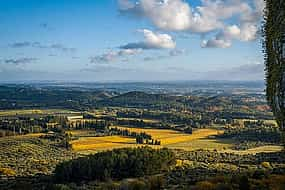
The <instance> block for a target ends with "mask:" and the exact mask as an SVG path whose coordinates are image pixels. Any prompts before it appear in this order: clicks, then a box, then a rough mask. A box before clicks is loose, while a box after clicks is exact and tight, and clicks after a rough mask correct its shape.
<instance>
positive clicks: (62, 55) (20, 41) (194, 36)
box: [0, 0, 264, 81]
mask: <svg viewBox="0 0 285 190" xmlns="http://www.w3.org/2000/svg"><path fill="white" fill-rule="evenodd" d="M261 1H262V0H251V1H250V0H225V1H223V0H204V1H198V0H189V1H183V0H164V1H163V0H137V1H135V0H84V1H82V0H41V1H39V0H1V1H0V80H1V81H12V80H18V81H21V80H73V81H85V80H86V81H109V80H110V81H116V80H130V81H136V80H137V81H144V80H197V79H207V80H208V79H213V80H263V77H264V76H263V65H262V62H263V58H262V53H261V52H262V51H261V40H260V37H259V32H258V30H257V29H258V28H259V27H260V20H261V17H262V15H260V9H261V8H260V7H262V5H261ZM197 15H198V16H197ZM248 18H250V19H248Z"/></svg>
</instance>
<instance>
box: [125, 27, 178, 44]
mask: <svg viewBox="0 0 285 190" xmlns="http://www.w3.org/2000/svg"><path fill="white" fill-rule="evenodd" d="M139 32H141V33H143V35H144V40H143V41H142V42H135V43H129V44H126V45H124V46H121V47H120V48H121V49H173V48H175V46H176V43H175V41H174V40H173V38H172V37H171V36H170V35H168V34H161V33H155V32H153V31H151V30H147V29H143V30H139Z"/></svg>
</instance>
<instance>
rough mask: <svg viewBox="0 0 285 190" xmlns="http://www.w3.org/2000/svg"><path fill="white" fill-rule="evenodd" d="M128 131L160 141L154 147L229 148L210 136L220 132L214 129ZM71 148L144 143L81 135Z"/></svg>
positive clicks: (99, 148) (95, 148) (84, 149)
mask: <svg viewBox="0 0 285 190" xmlns="http://www.w3.org/2000/svg"><path fill="white" fill-rule="evenodd" d="M119 128H125V129H126V127H119ZM127 129H129V130H130V131H135V132H138V133H139V132H146V133H147V134H150V135H151V136H152V137H153V138H154V139H157V140H160V141H161V146H154V145H152V147H154V148H161V147H168V148H179V149H185V150H195V149H201V148H203V149H217V150H222V149H225V148H229V147H230V146H231V144H230V143H229V142H226V141H225V142H220V141H216V140H214V139H212V138H209V137H211V136H213V135H217V134H218V133H220V132H222V131H220V130H216V129H198V130H195V131H193V134H185V133H181V132H178V131H174V130H166V129H141V128H127ZM74 134H76V133H74ZM71 144H72V148H73V150H75V151H77V152H81V153H90V152H96V151H102V150H108V149H114V148H123V147H137V146H144V145H137V144H136V142H135V139H134V138H127V137H120V136H106V137H82V138H79V139H78V140H74V141H72V143H71Z"/></svg>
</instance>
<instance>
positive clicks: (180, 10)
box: [118, 0, 265, 48]
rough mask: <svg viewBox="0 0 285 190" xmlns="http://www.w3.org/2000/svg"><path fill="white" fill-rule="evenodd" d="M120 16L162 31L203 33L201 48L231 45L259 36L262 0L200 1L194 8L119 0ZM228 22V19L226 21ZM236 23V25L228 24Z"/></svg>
mask: <svg viewBox="0 0 285 190" xmlns="http://www.w3.org/2000/svg"><path fill="white" fill-rule="evenodd" d="M118 2H119V11H120V13H121V14H122V15H128V16H132V17H135V18H138V17H139V18H145V19H147V20H149V21H150V22H151V23H152V24H153V25H154V26H155V27H157V28H158V29H161V30H165V31H176V32H179V31H183V32H189V33H196V34H200V35H203V36H205V34H209V33H217V35H215V36H214V37H211V38H210V39H208V40H205V39H204V41H203V42H202V43H201V44H202V47H220V48H226V47H230V46H231V43H232V40H240V41H252V40H255V39H256V38H257V36H258V24H259V22H260V20H261V19H262V15H263V9H264V7H265V3H264V1H263V0H247V1H246V0H201V6H197V7H193V6H191V5H190V4H189V3H187V2H186V1H183V0H137V1H134V0H119V1H118ZM229 21H230V22H229ZM233 21H234V22H235V24H228V23H232V22H233Z"/></svg>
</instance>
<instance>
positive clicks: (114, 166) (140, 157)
mask: <svg viewBox="0 0 285 190" xmlns="http://www.w3.org/2000/svg"><path fill="white" fill-rule="evenodd" d="M174 163H175V157H174V153H173V152H172V151H170V150H168V149H165V148H164V149H158V150H155V149H151V148H149V147H142V148H136V149H130V148H123V149H116V150H112V151H106V152H101V153H97V154H94V155H88V156H86V157H82V158H78V159H76V160H71V161H67V162H63V163H61V164H59V165H58V166H57V167H56V169H55V179H56V180H57V181H58V182H70V181H71V182H74V181H82V180H95V179H98V180H107V179H109V178H113V179H123V178H127V177H140V176H144V175H153V174H157V173H159V172H161V171H162V170H168V169H169V167H170V166H171V165H173V164H174Z"/></svg>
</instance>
